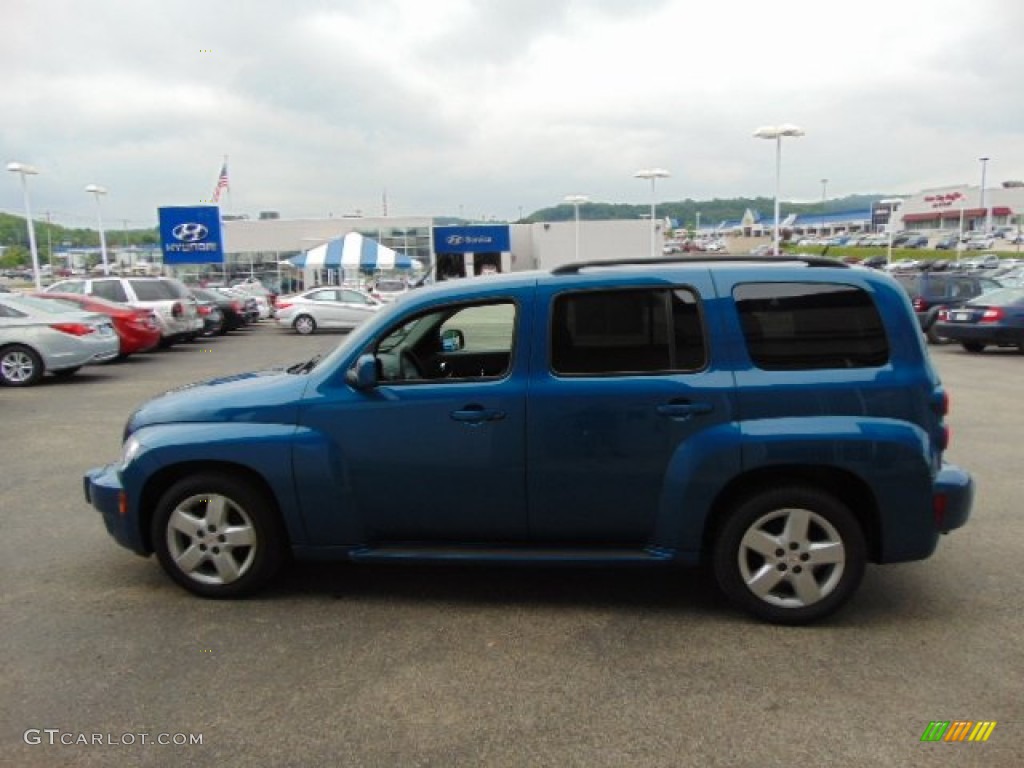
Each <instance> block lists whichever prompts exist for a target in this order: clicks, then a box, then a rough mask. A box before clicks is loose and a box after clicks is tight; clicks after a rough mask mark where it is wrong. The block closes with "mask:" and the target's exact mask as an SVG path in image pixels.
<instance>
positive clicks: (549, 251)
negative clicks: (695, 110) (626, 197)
mask: <svg viewBox="0 0 1024 768" xmlns="http://www.w3.org/2000/svg"><path fill="white" fill-rule="evenodd" d="M222 228H223V239H224V253H225V260H226V262H227V263H228V264H229V265H231V266H232V267H233V268H234V269H235V270H236V271H244V272H250V271H251V272H254V273H262V274H266V273H269V272H280V273H282V274H283V275H284V276H295V277H300V275H295V274H289V270H292V269H293V268H292V267H291V265H290V264H289V262H288V260H289V259H291V258H292V257H295V256H298V255H300V254H302V253H304V252H306V251H309V250H312V249H313V248H316V247H318V246H321V245H323V244H324V243H326V242H329V241H332V240H336V239H339V238H344V237H345V236H346V235H347V234H349V233H351V232H357V233H359V234H361V235H362V236H363V237H364V238H366V239H367V240H370V241H373V242H376V243H379V244H380V245H382V246H384V247H385V248H389V249H391V250H393V251H395V252H397V253H399V254H402V255H404V256H407V257H409V259H410V260H412V263H414V264H416V265H417V268H418V271H431V272H434V274H435V275H436V277H437V278H438V279H449V278H453V277H467V276H473V275H479V274H482V273H484V272H490V271H498V272H512V271H521V270H528V269H552V268H554V267H557V266H559V265H561V264H566V263H569V262H572V261H574V260H576V259H577V258H578V259H579V260H586V261H599V260H608V259H616V258H636V257H642V256H647V255H650V254H651V253H652V252H653V253H657V254H660V253H662V249H663V246H664V242H665V238H666V233H667V232H668V224H667V222H664V221H656V222H655V225H654V227H653V230H652V227H651V223H650V220H649V219H644V220H624V221H580V222H578V224H577V222H575V221H562V222H544V223H527V224H493V223H486V224H469V225H465V226H447V225H442V224H438V223H436V221H435V220H434V219H433V218H432V217H425V216H412V217H392V216H386V217H344V218H326V219H280V218H272V217H266V218H260V219H231V218H228V219H227V220H225V221H224V222H223V224H222ZM363 267H364V268H369V269H372V268H373V263H372V261H367V262H364V264H363ZM299 271H300V272H301V273H302V274H301V279H302V282H303V284H304V285H307V286H308V285H316V284H318V283H337V282H341V281H342V280H343V279H345V278H347V277H349V275H348V274H344V270H343V269H342V268H341V267H340V265H338V266H335V267H334V268H332V267H330V266H328V267H326V268H318V269H304V270H299Z"/></svg>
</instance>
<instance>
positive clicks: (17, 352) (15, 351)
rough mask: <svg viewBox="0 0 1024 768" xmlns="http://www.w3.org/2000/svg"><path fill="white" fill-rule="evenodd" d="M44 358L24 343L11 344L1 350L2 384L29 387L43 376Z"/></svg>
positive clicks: (0, 378)
mask: <svg viewBox="0 0 1024 768" xmlns="http://www.w3.org/2000/svg"><path fill="white" fill-rule="evenodd" d="M43 373H44V368H43V359H42V358H41V357H40V356H39V353H37V352H36V351H35V350H34V349H32V348H31V347H26V346H25V345H24V344H11V345H10V346H9V347H4V348H3V350H0V384H4V385H5V386H8V387H28V386H31V385H33V384H35V383H37V382H38V381H39V380H40V379H41V378H43Z"/></svg>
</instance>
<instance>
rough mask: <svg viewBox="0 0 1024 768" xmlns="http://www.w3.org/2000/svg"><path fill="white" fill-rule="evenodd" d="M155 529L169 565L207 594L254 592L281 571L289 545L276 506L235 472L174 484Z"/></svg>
mask: <svg viewBox="0 0 1024 768" xmlns="http://www.w3.org/2000/svg"><path fill="white" fill-rule="evenodd" d="M151 532H152V541H153V548H154V549H155V550H156V555H157V559H158V560H159V561H160V564H161V566H163V568H164V570H165V571H167V573H168V575H170V577H171V578H172V579H174V581H176V582H177V583H178V584H180V585H181V586H183V587H184V588H185V589H187V590H189V591H190V592H193V593H195V594H197V595H200V596H202V597H214V598H230V597H242V596H245V595H249V594H252V593H253V592H255V591H256V590H257V589H258V588H259V587H261V586H263V584H265V583H266V582H267V581H268V580H269V579H270V578H271V577H272V576H273V575H274V574H275V573H276V572H277V570H278V568H279V567H280V565H281V562H282V559H283V553H284V549H285V535H284V532H283V529H282V527H281V525H280V522H279V520H278V517H277V514H276V510H275V509H274V508H273V506H272V505H271V504H270V503H269V502H267V501H266V500H265V499H264V498H263V496H262V495H261V494H260V493H259V492H258V491H256V490H254V489H253V488H252V487H251V486H250V484H248V483H243V482H241V481H240V480H238V479H237V478H235V477H232V476H230V475H222V474H201V475H194V476H192V477H186V478H185V479H183V480H180V481H178V482H177V483H175V484H174V485H173V486H171V488H170V489H168V490H167V492H166V493H164V495H163V496H162V497H161V499H160V502H159V504H158V505H157V508H156V513H155V514H154V516H153V521H152V531H151Z"/></svg>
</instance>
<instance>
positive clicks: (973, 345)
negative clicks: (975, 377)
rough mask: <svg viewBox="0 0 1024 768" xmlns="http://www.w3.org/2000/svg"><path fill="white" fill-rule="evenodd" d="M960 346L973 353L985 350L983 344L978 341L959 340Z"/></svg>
mask: <svg viewBox="0 0 1024 768" xmlns="http://www.w3.org/2000/svg"><path fill="white" fill-rule="evenodd" d="M960 346H961V347H963V348H964V349H965V350H966V351H967V352H973V353H974V354H978V353H979V352H984V351H985V345H984V344H982V343H981V342H980V341H961V342H960Z"/></svg>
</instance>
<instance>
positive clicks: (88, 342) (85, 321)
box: [0, 293, 120, 387]
mask: <svg viewBox="0 0 1024 768" xmlns="http://www.w3.org/2000/svg"><path fill="white" fill-rule="evenodd" d="M119 351H120V342H119V340H118V337H117V333H115V332H114V326H113V324H112V323H111V322H110V320H109V319H107V318H106V317H105V316H104V315H101V314H98V313H96V312H82V311H80V310H79V309H78V308H77V307H75V306H74V305H71V304H67V303H64V302H58V301H46V300H45V299H38V298H35V297H34V296H24V295H20V294H16V293H4V294H0V384H4V385H6V386H9V387H24V386H29V385H31V384H35V383H36V382H38V381H39V380H40V379H41V378H42V377H43V374H45V373H52V374H54V375H55V376H61V377H64V376H71V375H72V374H74V373H75V372H76V371H78V369H80V368H81V367H82V366H83V365H91V364H94V363H105V362H107V361H109V360H113V359H114V358H115V357H117V355H118V353H119Z"/></svg>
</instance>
